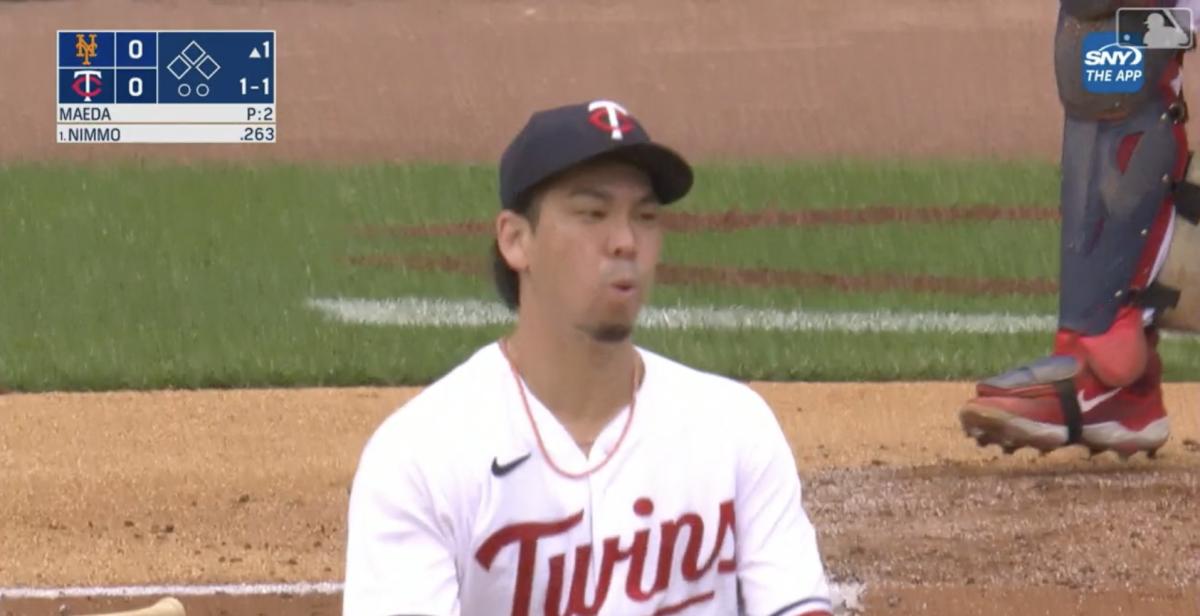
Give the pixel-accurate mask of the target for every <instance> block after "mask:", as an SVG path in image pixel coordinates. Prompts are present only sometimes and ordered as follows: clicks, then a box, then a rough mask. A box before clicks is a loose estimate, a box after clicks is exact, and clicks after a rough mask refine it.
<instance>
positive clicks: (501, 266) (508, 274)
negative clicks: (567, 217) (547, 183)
mask: <svg viewBox="0 0 1200 616" xmlns="http://www.w3.org/2000/svg"><path fill="white" fill-rule="evenodd" d="M538 210H539V208H538V207H537V203H536V199H535V198H534V194H533V191H530V194H527V195H524V196H522V197H521V198H520V199H519V200H518V201H517V204H516V207H514V208H513V211H514V212H516V213H517V214H520V215H521V216H524V217H525V218H526V219H527V220H528V221H529V226H530V228H532V229H537V220H538ZM492 280H493V281H494V282H495V283H496V291H497V292H498V293H499V294H500V299H502V300H504V305H505V306H508V309H509V310H513V311H515V310H516V309H517V308H518V307H519V306H520V305H521V278H520V275H518V274H517V272H516V271H515V270H513V268H511V267H509V266H508V261H505V260H504V255H502V254H500V242H499V240H492Z"/></svg>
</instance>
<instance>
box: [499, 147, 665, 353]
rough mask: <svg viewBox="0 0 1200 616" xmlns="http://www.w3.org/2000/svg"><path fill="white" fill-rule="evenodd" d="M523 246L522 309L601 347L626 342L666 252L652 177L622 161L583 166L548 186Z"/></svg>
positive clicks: (647, 297)
mask: <svg viewBox="0 0 1200 616" xmlns="http://www.w3.org/2000/svg"><path fill="white" fill-rule="evenodd" d="M537 207H538V208H539V210H538V213H537V224H536V226H535V227H534V228H533V229H531V230H530V232H529V234H528V236H527V238H526V241H525V242H524V244H525V251H524V253H525V254H524V257H525V258H526V259H527V263H526V265H527V269H526V273H527V275H526V276H525V277H524V278H523V279H522V282H521V303H522V305H524V303H525V302H527V301H528V302H537V303H538V304H539V306H540V309H539V310H538V313H539V314H540V315H543V317H544V318H551V319H563V320H565V321H567V324H568V325H570V326H573V327H576V328H577V329H580V330H582V331H584V332H586V333H588V334H589V335H590V336H592V338H594V339H596V340H600V341H607V342H618V341H622V340H625V339H626V338H628V337H629V335H630V334H631V333H632V331H633V326H634V323H635V321H636V319H637V315H638V311H639V309H640V308H641V306H642V304H643V302H645V301H646V300H647V299H649V295H650V289H651V287H652V286H653V283H654V268H655V266H656V265H657V264H658V255H659V251H660V249H661V247H662V230H661V229H660V228H659V222H658V217H659V208H660V207H661V206H660V205H659V203H658V199H657V198H656V197H655V195H654V192H653V190H652V188H651V184H650V181H649V178H647V177H646V175H645V174H644V173H643V172H642V171H641V170H639V169H637V168H636V167H633V166H631V165H628V164H624V163H620V162H602V163H594V164H589V165H585V166H582V167H580V168H578V169H576V170H573V171H571V172H569V173H567V174H566V175H564V176H563V177H561V178H559V179H558V180H556V181H554V182H553V183H552V184H551V185H549V186H547V187H546V188H545V189H544V190H543V192H542V195H541V198H540V200H539V202H538V204H537Z"/></svg>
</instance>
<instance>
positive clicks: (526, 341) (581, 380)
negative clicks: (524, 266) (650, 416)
mask: <svg viewBox="0 0 1200 616" xmlns="http://www.w3.org/2000/svg"><path fill="white" fill-rule="evenodd" d="M505 347H506V351H507V353H508V354H509V358H510V359H511V360H512V361H513V363H514V364H515V365H516V367H517V370H518V372H519V373H520V375H521V377H523V378H524V380H525V383H526V384H527V385H528V388H529V390H530V391H531V393H532V394H533V395H534V396H536V397H537V399H538V400H540V401H541V402H542V404H544V405H546V407H547V408H548V409H549V410H550V412H551V413H553V414H554V416H555V417H557V418H558V420H559V422H561V423H562V424H563V425H564V426H565V427H566V428H567V431H568V432H570V433H571V436H572V437H573V438H574V439H575V441H576V443H577V444H579V446H580V447H581V448H582V449H583V450H584V451H585V452H586V451H587V450H588V449H589V448H590V445H591V442H592V441H593V440H595V438H596V436H597V435H598V434H599V433H600V431H601V430H603V428H604V426H605V425H607V424H608V422H609V421H611V420H612V418H613V417H614V416H615V415H616V414H617V413H618V412H619V411H620V410H621V409H623V408H624V407H625V406H626V405H628V404H629V403H630V400H631V399H632V395H633V387H634V378H635V377H634V373H635V371H638V373H639V374H640V372H641V367H640V365H639V364H640V361H639V358H638V355H637V352H636V350H635V349H634V347H633V343H632V342H631V341H629V340H628V339H626V340H625V341H623V342H599V341H597V340H595V339H593V338H592V337H591V336H590V335H588V334H587V333H585V332H582V331H579V330H577V329H574V328H571V329H568V330H566V331H553V330H551V329H550V328H548V327H542V326H538V327H522V326H520V325H518V326H517V328H516V331H514V332H513V334H512V336H510V337H509V338H508V340H507V341H506V344H505Z"/></svg>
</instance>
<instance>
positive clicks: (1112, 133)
mask: <svg viewBox="0 0 1200 616" xmlns="http://www.w3.org/2000/svg"><path fill="white" fill-rule="evenodd" d="M1163 4H1170V5H1172V6H1173V5H1174V2H1169V3H1162V2H1153V1H1149V2H1148V1H1147V0H1137V1H1130V2H1120V1H1117V0H1062V1H1061V3H1060V6H1059V11H1058V27H1057V34H1056V36H1055V62H1056V67H1055V68H1056V70H1055V72H1056V76H1057V82H1058V92H1059V98H1060V100H1061V101H1062V104H1063V109H1064V111H1065V120H1064V125H1063V146H1062V161H1061V164H1062V183H1061V203H1060V208H1061V212H1062V230H1061V242H1060V254H1061V266H1060V267H1061V269H1060V276H1059V280H1060V289H1059V314H1058V332H1057V335H1056V336H1055V339H1054V346H1053V351H1052V354H1051V355H1050V356H1049V357H1047V358H1045V359H1041V360H1038V361H1035V362H1032V363H1030V364H1028V365H1025V366H1019V367H1017V368H1015V369H1013V370H1011V371H1009V372H1006V373H1004V374H1001V375H998V376H995V377H992V378H990V379H987V380H985V381H983V382H981V383H979V384H978V385H977V387H976V397H975V398H973V399H972V400H970V401H968V402H967V403H966V404H965V405H964V407H963V408H962V409H961V410H960V412H959V417H960V421H961V423H962V426H963V428H964V429H965V430H966V432H967V434H968V435H969V436H972V437H974V438H976V439H977V440H978V442H979V443H980V444H981V445H987V444H991V443H997V444H1000V445H1001V446H1002V447H1003V448H1004V450H1005V451H1006V452H1008V453H1011V452H1012V451H1014V450H1016V449H1019V448H1021V447H1024V446H1032V447H1035V448H1038V449H1041V450H1043V451H1049V450H1052V449H1055V448H1058V447H1062V446H1065V445H1071V444H1081V445H1084V446H1086V447H1088V448H1090V449H1091V450H1092V452H1093V453H1097V452H1101V451H1105V450H1112V451H1116V452H1117V453H1118V454H1119V455H1121V456H1122V457H1128V456H1130V455H1132V454H1134V453H1136V452H1139V451H1145V452H1148V454H1149V455H1151V456H1153V455H1154V453H1155V452H1156V451H1157V450H1158V448H1159V447H1161V446H1162V445H1163V443H1165V442H1166V440H1167V438H1168V435H1169V424H1168V420H1167V412H1166V409H1165V407H1164V406H1163V397H1162V361H1161V358H1160V357H1159V354H1158V340H1159V333H1160V330H1164V329H1174V330H1180V331H1200V301H1198V299H1197V294H1200V268H1197V267H1196V263H1198V262H1200V232H1198V230H1197V221H1200V190H1198V189H1200V186H1197V185H1196V184H1195V183H1193V180H1192V179H1191V177H1192V176H1191V174H1190V173H1189V172H1188V167H1189V163H1190V159H1191V156H1190V154H1189V152H1188V149H1187V136H1186V134H1185V132H1184V123H1185V122H1186V121H1187V115H1188V114H1187V106H1186V105H1185V104H1184V101H1183V98H1182V96H1181V83H1180V67H1181V64H1182V61H1183V53H1184V51H1185V50H1180V49H1165V50H1155V49H1144V50H1141V52H1140V53H1141V54H1144V59H1143V61H1142V62H1143V69H1142V70H1144V72H1145V76H1144V79H1145V82H1144V83H1145V85H1144V86H1143V87H1142V88H1141V89H1140V90H1139V91H1137V92H1133V93H1127V94H1111V93H1096V92H1090V91H1088V89H1087V88H1086V87H1085V85H1084V84H1083V82H1082V79H1083V77H1082V76H1083V75H1084V71H1083V70H1082V69H1083V68H1084V66H1085V65H1084V64H1081V62H1083V59H1084V57H1085V56H1084V54H1083V52H1084V51H1085V49H1084V40H1085V39H1087V38H1088V36H1089V35H1092V34H1094V33H1102V34H1099V35H1094V36H1096V37H1107V36H1109V35H1110V34H1111V36H1112V43H1116V42H1117V40H1116V39H1117V34H1116V10H1117V8H1119V7H1121V6H1142V7H1145V6H1146V5H1158V6H1161V5H1163ZM1186 4H1190V2H1189V3H1186ZM1172 19H1173V20H1174V18H1173V16H1172ZM1164 21H1165V18H1164ZM1181 26H1182V27H1184V28H1188V29H1192V30H1194V24H1191V23H1183V24H1181ZM1101 42H1104V41H1103V39H1101ZM1131 57H1132V56H1131Z"/></svg>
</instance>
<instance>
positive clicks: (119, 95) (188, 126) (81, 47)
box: [55, 30, 276, 143]
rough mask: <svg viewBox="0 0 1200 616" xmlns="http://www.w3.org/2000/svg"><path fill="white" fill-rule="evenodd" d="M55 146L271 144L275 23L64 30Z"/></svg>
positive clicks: (58, 72)
mask: <svg viewBox="0 0 1200 616" xmlns="http://www.w3.org/2000/svg"><path fill="white" fill-rule="evenodd" d="M57 37H58V41H57V43H58V56H57V57H58V65H57V67H56V68H55V72H56V75H55V79H56V80H57V92H58V105H57V109H56V113H57V118H56V119H57V132H58V142H59V143H274V142H275V141H276V132H275V121H276V115H275V91H276V82H275V58H276V49H275V31H274V30H191V31H183V30H117V31H112V30H59V31H58V32H57Z"/></svg>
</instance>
